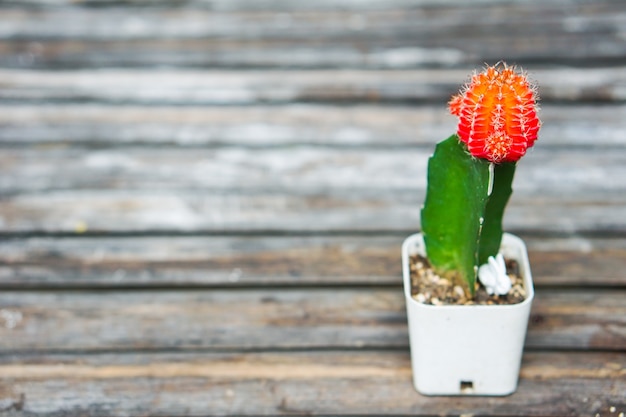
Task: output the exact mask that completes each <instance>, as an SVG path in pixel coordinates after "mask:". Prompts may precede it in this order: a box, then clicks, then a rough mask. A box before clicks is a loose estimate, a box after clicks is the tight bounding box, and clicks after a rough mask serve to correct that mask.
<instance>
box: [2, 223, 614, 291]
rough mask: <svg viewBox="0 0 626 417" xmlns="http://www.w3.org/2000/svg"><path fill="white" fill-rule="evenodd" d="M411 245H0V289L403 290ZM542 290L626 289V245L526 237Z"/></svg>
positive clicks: (386, 239) (132, 240)
mask: <svg viewBox="0 0 626 417" xmlns="http://www.w3.org/2000/svg"><path fill="white" fill-rule="evenodd" d="M403 238H404V236H400V235H396V236H393V235H392V236H389V235H387V236H381V235H377V236H274V237H272V236H240V237H238V236H230V237H229V236H214V237H211V236H209V237H190V236H177V237H173V236H169V237H159V236H144V237H137V236H128V237H124V238H121V237H97V238H94V237H75V238H70V237H67V238H56V237H38V238H19V239H16V238H14V239H5V240H3V241H0V265H1V266H0V287H3V288H5V289H11V288H12V289H17V288H68V287H74V288H77V287H78V288H89V287H94V288H101V287H107V288H128V287H145V288H150V287H161V288H162V287H170V288H176V287H187V286H198V287H214V286H215V287H247V286H277V285H278V286H325V287H328V286H332V287H336V286H359V285H377V286H383V285H393V286H399V285H401V277H402V269H401V262H400V245H401V242H402V240H403ZM524 240H525V242H526V245H527V246H528V248H529V251H530V253H529V257H530V260H531V264H532V271H533V279H534V282H535V285H536V286H538V287H542V286H559V287H573V286H580V287H589V288H594V287H595V288H598V287H607V286H608V287H626V276H625V275H624V274H623V273H622V271H624V270H625V269H626V241H625V240H624V239H599V238H583V237H578V238H570V239H565V238H548V237H540V238H532V237H524Z"/></svg>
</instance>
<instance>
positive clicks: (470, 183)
mask: <svg viewBox="0 0 626 417" xmlns="http://www.w3.org/2000/svg"><path fill="white" fill-rule="evenodd" d="M514 173H515V164H514V163H503V164H493V163H490V162H489V161H487V160H484V159H478V158H475V157H473V156H471V155H470V153H469V152H468V150H467V145H465V144H464V143H462V142H460V141H459V139H458V137H457V136H456V135H453V136H451V137H449V138H448V139H446V140H444V141H443V142H440V143H439V144H438V145H437V147H436V149H435V153H434V154H433V156H432V157H431V158H430V160H429V162H428V188H427V190H426V200H425V202H424V207H423V208H422V211H421V222H422V232H423V234H424V241H425V244H426V253H427V256H428V259H429V261H430V263H431V265H432V266H433V268H434V269H435V272H436V273H438V274H439V275H440V276H443V277H446V278H448V279H450V280H452V281H453V282H454V283H455V284H460V285H462V286H463V287H464V288H465V289H466V292H467V293H468V294H469V295H470V296H472V297H473V296H474V294H475V289H476V274H477V270H478V266H479V265H481V264H482V263H485V262H486V259H487V258H488V257H489V256H495V255H496V254H497V253H498V250H499V248H500V242H501V240H502V216H503V215H504V209H505V206H506V204H507V202H508V200H509V197H510V195H511V183H512V181H513V175H514Z"/></svg>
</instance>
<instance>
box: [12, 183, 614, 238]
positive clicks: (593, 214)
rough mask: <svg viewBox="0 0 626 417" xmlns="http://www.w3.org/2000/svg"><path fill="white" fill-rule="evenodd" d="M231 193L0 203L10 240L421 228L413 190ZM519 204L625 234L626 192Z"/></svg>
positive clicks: (552, 226)
mask: <svg viewBox="0 0 626 417" xmlns="http://www.w3.org/2000/svg"><path fill="white" fill-rule="evenodd" d="M285 191H286V190H282V191H280V192H278V191H276V192H267V193H261V194H258V193H253V194H232V193H228V192H225V193H222V192H220V191H218V190H215V191H211V192H209V193H203V192H202V190H200V189H198V190H195V191H172V192H167V193H164V192H154V191H148V190H135V191H131V190H127V191H90V190H87V191H76V190H68V191H54V192H47V193H35V194H21V195H14V196H7V197H4V198H2V199H0V220H1V224H2V227H3V232H4V234H5V235H7V234H8V235H10V234H15V233H18V234H24V233H26V234H36V233H77V234H82V233H85V232H87V231H89V232H94V233H124V234H131V233H146V232H149V233H186V232H193V233H224V232H225V233H230V232H235V233H242V232H245V233H250V232H252V233H258V232H270V231H271V232H278V233H294V232H296V233H297V232H321V233H325V232H333V233H337V232H342V233H351V232H355V231H356V232H380V231H386V232H402V233H406V234H408V233H410V232H412V231H415V230H417V229H418V227H419V224H420V220H419V206H420V204H421V201H422V198H423V196H422V195H421V193H418V192H416V191H414V190H404V191H403V192H398V193H392V194H393V195H390V194H388V193H385V192H384V190H372V189H370V190H369V191H368V190H357V191H356V192H355V191H354V190H350V189H336V190H329V191H323V190H318V191H317V192H316V191H313V192H311V191H309V192H301V191H298V190H293V193H294V194H293V195H292V194H286V193H285ZM514 198H516V200H514V201H512V202H511V204H510V206H509V207H508V208H507V213H506V217H505V220H504V224H505V228H506V229H507V230H511V231H513V232H516V233H522V234H524V233H533V232H540V233H542V234H546V233H557V234H565V235H572V236H576V235H577V234H581V233H582V234H585V233H593V234H608V235H615V236H622V235H623V234H624V233H626V224H625V222H624V219H625V216H624V210H625V208H626V200H624V196H623V195H616V194H605V195H600V196H597V197H596V198H593V199H592V198H591V197H588V198H586V199H585V200H584V201H581V199H580V198H574V199H573V200H572V199H568V197H567V196H566V195H558V194H556V195H554V196H541V197H537V198H532V199H526V200H525V199H519V198H518V197H514Z"/></svg>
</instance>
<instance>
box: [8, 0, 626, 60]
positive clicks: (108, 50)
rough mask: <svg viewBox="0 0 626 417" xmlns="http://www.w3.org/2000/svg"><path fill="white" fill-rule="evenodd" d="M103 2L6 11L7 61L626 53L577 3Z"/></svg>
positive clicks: (613, 26) (610, 25) (617, 26)
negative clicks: (150, 3)
mask: <svg viewBox="0 0 626 417" xmlns="http://www.w3.org/2000/svg"><path fill="white" fill-rule="evenodd" d="M35 3H36V2H35ZM82 3H83V4H84V3H85V2H82ZM97 3H98V2H94V3H91V4H97ZM104 3H105V4H104V6H111V5H113V6H118V7H99V8H85V7H55V8H29V9H25V10H20V9H15V8H8V9H4V10H3V9H0V23H1V26H2V27H3V30H2V31H0V39H1V40H2V43H0V51H1V52H2V53H1V54H0V56H1V57H2V58H0V65H2V66H5V67H7V66H13V67H22V68H32V67H38V68H76V67H83V68H84V67H92V68H93V67H98V68H102V67H120V66H138V67H155V66H169V67H171V66H177V67H205V68H207V67H209V68H215V67H229V68H319V67H333V68H346V67H352V68H354V67H358V68H415V67H425V66H426V67H427V66H441V67H448V66H455V65H456V66H458V65H463V64H467V63H472V64H474V65H476V64H477V65H481V64H482V63H483V62H485V61H489V62H491V61H494V62H495V61H499V60H501V59H506V60H508V61H511V62H512V61H515V62H518V63H522V64H525V63H533V62H554V61H555V60H559V61H561V62H571V63H582V64H586V65H587V66H588V65H589V60H593V61H594V62H612V61H618V62H619V60H620V59H621V58H622V57H623V55H624V52H625V49H624V44H623V38H622V37H621V28H622V27H623V25H624V23H625V22H626V16H625V15H624V13H623V8H621V7H620V5H619V4H618V3H615V2H611V1H595V2H588V1H587V2H578V3H577V4H576V7H575V8H574V7H571V8H568V7H564V6H563V4H560V3H544V2H531V3H525V2H524V3H511V2H493V1H488V2H485V1H482V2H480V3H479V4H475V3H472V5H467V4H464V3H462V2H453V3H449V2H448V3H447V4H441V3H440V2H437V3H435V2H414V1H399V2H390V3H380V2H359V3H358V5H356V4H354V3H351V2H347V1H344V2H338V3H335V2H319V3H320V5H308V4H303V3H302V2H287V3H285V2H267V1H265V2H253V3H252V4H248V3H247V2H234V3H233V4H228V5H227V4H226V2H219V3H215V2H211V3H210V4H206V3H203V2H195V3H194V2H185V3H184V4H185V6H186V7H178V8H174V7H168V8H165V7H163V8H159V7H137V8H129V7H119V4H117V3H118V2H112V3H111V2H104ZM125 3H127V2H125ZM316 3H317V2H316ZM342 3H343V4H342ZM53 4H58V3H56V2H53ZM63 4H64V3H61V5H63ZM87 4H89V2H87ZM135 4H138V5H141V3H135ZM65 5H66V6H67V3H65ZM122 5H123V6H127V5H128V3H127V4H122ZM131 5H132V3H131ZM161 5H162V6H172V5H174V6H178V5H180V2H170V3H169V4H168V3H162V4H161ZM153 6H154V5H153ZM58 22H64V24H62V25H61V24H58ZM494 34H497V36H494ZM520 39H523V41H520Z"/></svg>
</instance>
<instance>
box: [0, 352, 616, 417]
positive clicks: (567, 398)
mask: <svg viewBox="0 0 626 417" xmlns="http://www.w3.org/2000/svg"><path fill="white" fill-rule="evenodd" d="M0 363H1V364H0V407H2V408H0V411H2V410H4V411H5V412H7V413H8V415H10V416H16V417H19V416H51V415H59V414H63V415H64V416H82V415H85V414H89V415H91V416H107V417H109V416H139V415H170V416H179V415H185V416H190V415H194V416H195V415H259V414H263V415H265V414H267V415H283V414H290V415H295V414H298V415H299V414H323V415H343V414H346V413H349V414H351V415H353V414H359V415H370V414H376V415H382V414H386V413H391V414H394V415H400V414H402V415H405V414H406V415H409V414H410V415H441V416H453V415H454V416H458V415H461V414H467V413H470V414H472V415H474V414H480V415H485V416H504V415H506V416H545V415H559V416H590V415H603V416H604V415H606V416H618V415H619V414H620V413H623V412H624V410H626V402H625V401H624V396H623V394H624V392H625V390H626V374H625V373H624V367H625V366H626V362H625V360H624V355H622V354H617V353H613V354H611V353H577V354H573V353H562V352H558V353H543V352H530V353H526V354H525V355H524V360H523V365H522V369H521V378H520V383H519V387H518V390H517V392H516V393H515V394H514V395H512V396H509V397H492V398H485V397H474V398H472V397H462V398H461V397H425V396H422V395H419V394H417V393H416V392H415V391H414V390H413V387H412V382H411V367H410V359H409V355H408V352H406V351H402V352H393V351H392V352H389V351H379V352H358V353H356V352H302V353H280V354H278V353H248V354H238V353H230V354H211V353H203V354H185V355H180V354H178V355H177V354H123V355H120V354H116V355H88V356H54V355H51V356H35V357H32V358H31V357H20V356H18V357H10V358H9V359H8V360H7V358H6V357H0ZM59 393H62V395H59Z"/></svg>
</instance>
